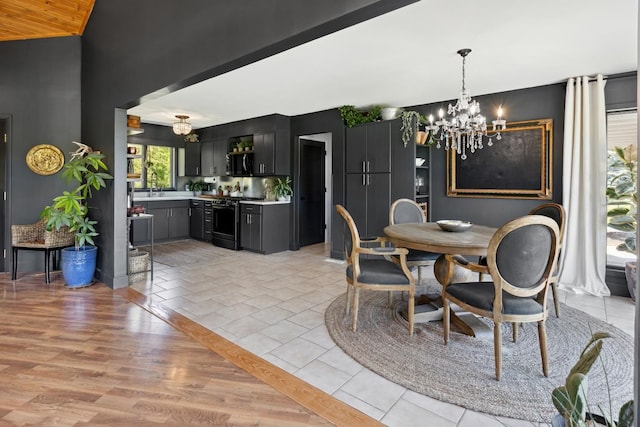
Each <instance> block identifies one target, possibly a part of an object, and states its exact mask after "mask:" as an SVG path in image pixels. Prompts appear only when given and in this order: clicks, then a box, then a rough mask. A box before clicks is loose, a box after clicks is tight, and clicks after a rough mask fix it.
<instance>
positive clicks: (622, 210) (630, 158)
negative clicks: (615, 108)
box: [607, 144, 638, 300]
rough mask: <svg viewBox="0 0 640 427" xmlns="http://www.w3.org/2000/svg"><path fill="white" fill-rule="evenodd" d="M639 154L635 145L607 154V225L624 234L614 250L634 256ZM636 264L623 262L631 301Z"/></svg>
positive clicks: (610, 151)
mask: <svg viewBox="0 0 640 427" xmlns="http://www.w3.org/2000/svg"><path fill="white" fill-rule="evenodd" d="M637 177H638V151H637V148H636V146H635V144H630V145H628V146H626V147H624V148H622V147H614V148H613V149H610V150H609V153H608V172H607V219H608V220H607V225H608V226H609V227H610V228H612V229H614V230H616V231H617V232H621V233H624V241H623V242H622V243H620V244H619V245H618V246H617V248H616V249H618V250H619V251H624V252H630V253H632V254H636V229H637V224H638V216H637V212H638V192H637V186H636V180H637ZM636 268H637V262H636V261H629V262H627V263H625V276H626V278H627V287H628V289H629V294H630V295H631V298H633V299H634V300H635V288H636Z"/></svg>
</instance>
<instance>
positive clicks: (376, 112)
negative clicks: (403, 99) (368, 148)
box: [338, 105, 382, 128]
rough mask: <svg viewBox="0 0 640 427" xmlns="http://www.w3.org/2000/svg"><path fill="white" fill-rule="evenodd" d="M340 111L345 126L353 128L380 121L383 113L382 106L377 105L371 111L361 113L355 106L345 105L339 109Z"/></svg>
mask: <svg viewBox="0 0 640 427" xmlns="http://www.w3.org/2000/svg"><path fill="white" fill-rule="evenodd" d="M338 111H339V112H340V117H341V118H342V120H343V121H344V124H345V125H346V126H347V127H350V128H351V127H354V126H356V125H360V124H363V123H369V122H375V121H376V120H380V118H381V117H380V111H382V107H381V106H380V105H375V106H373V107H371V109H370V110H369V111H360V110H358V109H356V107H354V106H353V105H343V106H341V107H338Z"/></svg>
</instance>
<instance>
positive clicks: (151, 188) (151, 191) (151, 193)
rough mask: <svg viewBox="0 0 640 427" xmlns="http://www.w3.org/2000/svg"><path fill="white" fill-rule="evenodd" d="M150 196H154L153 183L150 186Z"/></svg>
mask: <svg viewBox="0 0 640 427" xmlns="http://www.w3.org/2000/svg"><path fill="white" fill-rule="evenodd" d="M149 197H153V185H152V186H151V187H149Z"/></svg>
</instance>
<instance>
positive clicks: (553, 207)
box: [529, 203, 567, 317]
mask: <svg viewBox="0 0 640 427" xmlns="http://www.w3.org/2000/svg"><path fill="white" fill-rule="evenodd" d="M529 215H543V216H546V217H549V218H551V219H552V220H554V221H555V222H556V223H557V224H558V228H559V229H560V243H559V244H560V249H559V250H560V251H561V250H562V246H563V243H564V224H565V218H566V216H567V214H566V212H565V210H564V208H563V207H562V205H561V204H558V203H544V204H542V205H539V206H536V207H535V208H533V209H531V210H530V211H529ZM561 267H562V266H561V265H560V255H559V254H558V264H557V266H556V269H555V271H554V272H553V277H551V279H550V282H551V294H552V295H553V308H554V309H555V311H556V317H560V299H559V298H558V289H557V288H558V286H557V282H558V274H559V272H560V270H561Z"/></svg>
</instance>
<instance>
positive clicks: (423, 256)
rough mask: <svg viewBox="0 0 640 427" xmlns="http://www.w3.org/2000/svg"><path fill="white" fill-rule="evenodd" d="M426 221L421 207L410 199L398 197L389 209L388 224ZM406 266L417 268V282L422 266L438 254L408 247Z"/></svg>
mask: <svg viewBox="0 0 640 427" xmlns="http://www.w3.org/2000/svg"><path fill="white" fill-rule="evenodd" d="M421 222H427V217H426V216H425V214H424V211H423V210H422V208H421V207H420V206H419V205H418V204H417V203H416V202H414V201H413V200H411V199H398V200H396V201H395V202H393V203H392V204H391V208H390V209H389V224H391V225H394V224H407V223H421ZM408 251H409V253H408V254H407V266H408V267H409V268H413V267H417V268H418V283H421V282H422V267H428V266H432V265H433V264H434V263H435V262H436V259H438V257H439V256H440V254H438V253H435V252H425V251H419V250H415V249H408Z"/></svg>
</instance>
